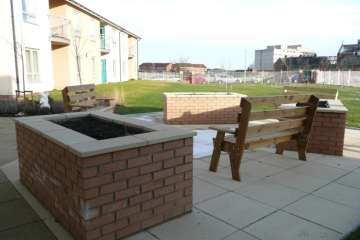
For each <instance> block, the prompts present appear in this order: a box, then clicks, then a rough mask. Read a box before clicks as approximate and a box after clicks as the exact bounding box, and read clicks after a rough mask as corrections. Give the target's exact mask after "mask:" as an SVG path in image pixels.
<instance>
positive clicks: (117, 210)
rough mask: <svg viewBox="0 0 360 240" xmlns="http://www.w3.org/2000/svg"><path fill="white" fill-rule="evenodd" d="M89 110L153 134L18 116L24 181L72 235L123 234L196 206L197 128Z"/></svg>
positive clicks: (89, 237) (105, 235)
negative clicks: (99, 134)
mask: <svg viewBox="0 0 360 240" xmlns="http://www.w3.org/2000/svg"><path fill="white" fill-rule="evenodd" d="M83 115H84V114H83ZM86 115H89V113H86ZM90 115H92V116H97V117H99V118H102V119H107V120H112V121H114V122H121V123H122V124H126V125H130V123H131V126H135V124H136V125H138V126H140V125H141V124H143V125H142V128H143V129H146V130H147V131H153V132H149V133H144V134H139V135H134V136H129V137H122V138H115V139H108V140H101V141H97V140H94V139H92V140H91V138H89V137H86V136H84V135H82V134H79V133H76V132H73V133H71V132H70V131H71V130H68V129H64V128H63V127H61V126H59V125H56V124H54V123H52V122H49V121H47V120H49V119H50V118H66V117H72V116H73V115H72V114H63V115H57V116H51V117H44V118H42V119H41V118H35V117H34V118H19V119H16V120H15V121H16V132H17V145H18V154H19V164H20V179H21V182H22V183H23V184H25V185H26V186H27V187H28V188H29V189H30V191H31V192H32V193H33V194H34V195H35V196H36V197H37V198H38V199H39V200H40V201H41V203H42V204H43V205H44V206H45V207H46V208H47V209H48V210H49V211H51V213H52V214H53V215H54V217H55V218H56V219H58V220H59V221H60V222H61V224H62V225H63V226H64V227H65V228H66V229H67V230H68V231H69V232H70V233H71V235H72V236H73V237H74V238H76V239H94V238H102V237H104V238H105V239H117V238H122V237H125V236H127V235H130V234H133V233H135V232H138V231H141V230H142V229H145V228H148V227H151V226H154V225H156V224H159V223H161V222H163V221H166V220H168V219H171V218H174V217H176V216H179V215H181V214H184V213H186V212H190V211H191V210H192V189H193V180H192V176H193V174H192V168H193V164H192V160H193V155H192V153H193V138H192V137H193V136H194V135H195V134H196V133H195V132H192V131H187V130H182V129H174V128H173V127H171V126H165V125H161V124H156V123H150V122H146V121H140V120H136V119H128V118H122V117H120V116H115V114H110V113H91V114H90ZM151 124H152V125H151ZM162 135H164V136H166V137H163V141H162V140H161V138H162V137H161V136H162ZM116 143H118V144H119V143H120V145H122V146H118V145H116Z"/></svg>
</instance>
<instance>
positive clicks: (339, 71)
mask: <svg viewBox="0 0 360 240" xmlns="http://www.w3.org/2000/svg"><path fill="white" fill-rule="evenodd" d="M339 84H340V69H339V73H338V84H337V85H339Z"/></svg>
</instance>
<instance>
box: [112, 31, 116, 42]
mask: <svg viewBox="0 0 360 240" xmlns="http://www.w3.org/2000/svg"><path fill="white" fill-rule="evenodd" d="M112 41H113V43H116V31H115V28H113V29H112Z"/></svg>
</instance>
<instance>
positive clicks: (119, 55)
mask: <svg viewBox="0 0 360 240" xmlns="http://www.w3.org/2000/svg"><path fill="white" fill-rule="evenodd" d="M119 69H120V70H119V75H120V76H119V77H120V82H121V31H119Z"/></svg>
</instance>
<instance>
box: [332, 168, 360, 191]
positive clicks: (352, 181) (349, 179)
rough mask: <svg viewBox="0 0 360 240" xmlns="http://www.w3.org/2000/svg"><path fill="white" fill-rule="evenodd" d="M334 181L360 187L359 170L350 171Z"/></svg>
mask: <svg viewBox="0 0 360 240" xmlns="http://www.w3.org/2000/svg"><path fill="white" fill-rule="evenodd" d="M335 182H337V183H340V184H343V185H346V186H349V187H354V188H357V189H360V172H356V171H354V172H350V173H349V174H347V175H345V176H343V177H341V178H339V179H337V180H336V181H335Z"/></svg>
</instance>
